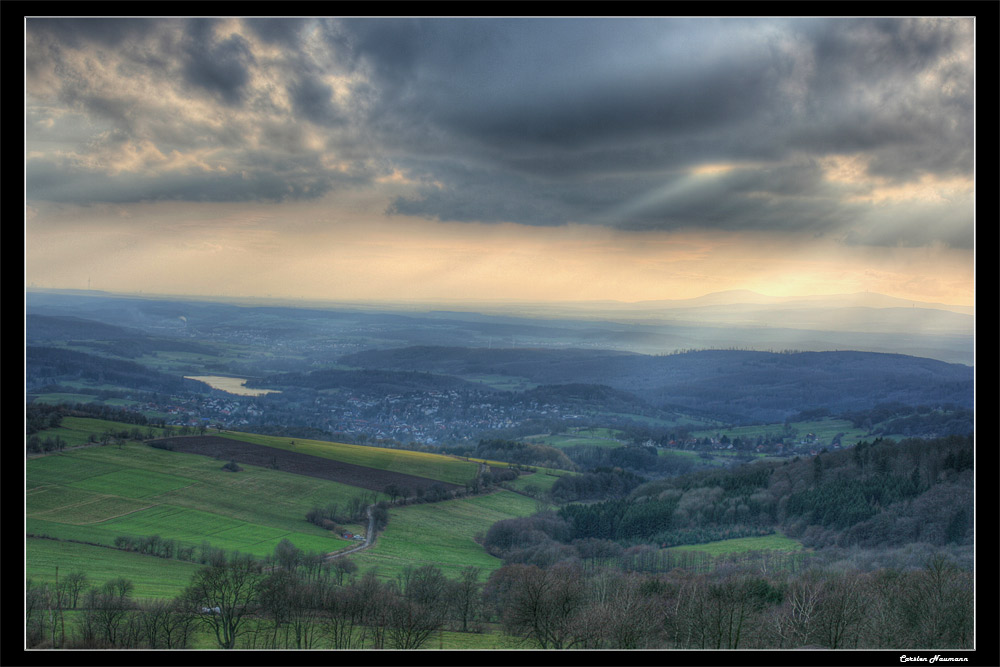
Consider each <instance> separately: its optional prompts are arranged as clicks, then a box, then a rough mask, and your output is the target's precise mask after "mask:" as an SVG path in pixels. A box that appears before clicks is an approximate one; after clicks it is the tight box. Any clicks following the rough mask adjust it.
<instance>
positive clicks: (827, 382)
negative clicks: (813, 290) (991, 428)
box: [340, 346, 974, 423]
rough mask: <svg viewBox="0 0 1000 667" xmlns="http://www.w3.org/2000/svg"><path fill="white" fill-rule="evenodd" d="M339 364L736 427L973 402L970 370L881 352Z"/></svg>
mask: <svg viewBox="0 0 1000 667" xmlns="http://www.w3.org/2000/svg"><path fill="white" fill-rule="evenodd" d="M340 363H342V364H345V365H347V366H351V367H356V368H362V369H371V370H375V369H378V370H394V371H410V372H414V371H415V372H424V373H432V374H441V375H454V376H459V377H462V376H464V377H474V376H476V375H479V374H489V375H509V376H513V377H518V378H526V379H528V380H530V381H532V382H534V383H537V384H540V385H561V384H591V385H606V386H608V387H611V388H612V389H615V390H617V391H622V392H628V393H630V394H633V395H635V396H636V397H638V398H639V399H641V400H642V401H644V402H647V403H649V404H651V405H655V406H681V407H688V408H692V409H703V410H705V409H707V410H712V411H713V412H716V413H718V414H726V415H728V416H729V417H730V418H731V419H732V420H733V421H734V422H739V421H746V422H764V423H767V422H775V421H782V420H784V419H785V418H787V417H788V416H790V415H791V414H794V413H797V412H800V411H802V410H807V409H811V408H818V407H824V408H828V409H830V410H831V411H832V412H841V411H845V410H859V409H866V408H870V407H871V406H873V405H876V404H878V403H887V402H900V403H904V404H907V405H932V406H933V405H944V404H953V405H957V406H961V407H964V408H970V409H971V408H972V407H973V404H974V392H973V378H974V371H973V369H972V368H970V367H968V366H964V365H961V364H949V363H945V362H942V361H937V360H934V359H926V358H922V357H910V356H906V355H901V354H887V353H877V352H848V351H845V352H796V353H773V352H754V351H742V350H704V351H699V352H688V353H683V354H673V355H666V356H650V355H642V354H634V353H624V352H612V351H606V350H527V349H505V350H490V349H485V348H477V349H470V348H441V347H429V346H417V347H411V348H401V349H400V348H397V349H391V350H369V351H366V352H359V353H356V354H351V355H345V356H344V357H341V358H340Z"/></svg>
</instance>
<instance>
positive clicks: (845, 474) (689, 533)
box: [484, 436, 974, 564]
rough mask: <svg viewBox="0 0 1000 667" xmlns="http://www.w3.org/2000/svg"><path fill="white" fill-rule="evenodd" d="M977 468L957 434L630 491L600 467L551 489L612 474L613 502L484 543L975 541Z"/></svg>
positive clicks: (553, 547) (568, 510)
mask: <svg viewBox="0 0 1000 667" xmlns="http://www.w3.org/2000/svg"><path fill="white" fill-rule="evenodd" d="M972 463H973V440H972V438H971V437H961V436H951V437H947V438H939V439H936V440H906V441H902V442H898V443H897V442H893V441H891V440H876V441H874V442H872V443H861V444H859V445H857V446H856V447H854V448H852V449H850V450H842V451H836V452H824V453H821V454H818V455H817V456H815V457H811V458H799V459H798V460H788V461H784V462H781V463H777V462H761V463H755V464H749V465H743V466H740V467H737V468H731V469H723V470H711V471H702V472H695V473H691V474H688V475H683V476H677V477H669V478H665V479H661V480H657V481H654V482H648V483H645V484H640V485H637V486H635V487H634V488H633V489H632V490H631V491H630V492H629V493H628V494H627V495H625V494H623V493H622V492H621V490H622V489H623V488H624V486H626V485H628V484H629V483H632V482H634V481H635V480H634V479H633V478H629V477H626V476H625V475H624V474H623V473H621V472H619V473H618V475H617V478H616V477H615V476H614V475H613V474H611V475H609V473H603V475H595V474H592V475H591V476H584V477H583V478H581V479H580V480H579V481H578V482H565V483H563V484H561V485H558V486H556V487H553V491H552V493H553V495H554V496H556V497H558V498H559V499H566V498H573V499H580V500H585V499H588V498H593V497H595V495H594V494H588V493H587V492H586V491H585V489H586V487H587V485H588V484H590V483H593V484H595V488H596V482H597V481H598V479H603V480H605V481H604V485H605V486H604V488H607V489H608V490H609V491H610V492H611V494H609V495H611V497H610V498H608V496H605V497H606V498H608V499H605V500H602V501H600V502H590V503H571V504H567V505H564V506H563V507H562V508H561V509H559V511H558V513H556V514H555V515H551V516H550V515H546V516H545V517H543V518H541V519H539V518H537V517H535V518H526V519H509V520H507V522H506V523H504V522H501V523H500V524H497V525H495V526H494V527H493V528H492V529H491V530H490V532H489V534H487V535H486V538H485V540H484V546H485V547H486V549H487V550H488V551H490V552H491V553H493V554H494V555H497V556H499V557H502V558H505V559H508V560H513V561H515V562H534V561H533V559H534V558H535V557H536V556H538V555H539V554H541V556H538V557H540V558H541V559H542V560H541V561H540V563H548V562H550V561H551V559H552V554H554V553H555V554H557V553H559V552H560V551H562V548H561V546H560V545H566V544H571V543H573V542H574V541H576V540H605V541H612V542H616V543H619V544H621V545H625V546H630V545H639V544H652V545H656V546H661V547H670V546H676V545H683V544H697V543H701V542H708V541H712V540H719V539H728V538H734V537H745V536H752V535H767V534H770V533H773V532H775V531H781V532H782V533H784V534H786V535H789V536H791V537H795V538H798V539H800V540H801V541H802V543H803V544H805V545H806V546H807V547H811V548H822V547H829V546H837V547H842V548H847V547H859V548H867V549H872V548H895V547H901V546H903V545H905V544H909V543H925V544H929V545H933V546H936V547H946V546H948V545H953V546H967V545H971V544H972V543H973V537H974V536H973V471H972ZM591 480H592V481H591ZM612 480H614V481H615V482H617V483H613V482H612ZM578 485H579V486H578ZM577 488H579V489H580V490H579V491H578V490H577ZM615 496H617V497H615ZM511 535H516V536H517V537H516V539H513V538H511V537H510V536H511ZM512 539H513V541H511V540H512ZM536 564H539V563H536Z"/></svg>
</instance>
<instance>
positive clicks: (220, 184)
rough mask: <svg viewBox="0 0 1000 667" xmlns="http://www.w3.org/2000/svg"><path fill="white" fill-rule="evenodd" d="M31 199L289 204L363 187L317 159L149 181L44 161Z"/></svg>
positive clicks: (30, 176)
mask: <svg viewBox="0 0 1000 667" xmlns="http://www.w3.org/2000/svg"><path fill="white" fill-rule="evenodd" d="M25 174H26V178H27V182H28V187H27V188H26V189H27V195H28V197H29V199H37V200H44V201H54V202H62V203H78V204H95V203H98V202H110V203H122V204H123V203H128V202H138V201H198V202H220V201H284V200H289V199H312V198H316V197H320V196H322V195H324V194H326V193H327V192H329V191H330V190H331V189H333V188H334V187H336V186H337V185H340V186H343V185H348V184H354V185H357V184H358V179H357V178H352V177H349V176H343V177H341V178H339V179H337V178H333V177H331V176H329V175H328V174H325V173H324V172H323V170H322V169H320V168H319V165H317V164H316V163H315V161H314V160H312V159H304V160H288V159H286V160H273V159H270V158H269V157H268V156H264V155H260V156H258V163H257V166H256V167H253V168H248V169H246V170H243V171H242V172H240V173H231V172H224V171H214V172H205V171H203V170H200V169H182V170H172V171H169V172H164V173H160V174H158V175H157V176H156V177H155V178H150V177H148V175H145V174H138V173H127V172H126V173H118V174H109V173H107V172H105V171H102V170H98V169H83V168H80V167H78V166H75V165H69V164H64V163H63V164H60V163H57V162H54V161H49V160H44V159H32V160H29V161H28V162H27V165H26V169H25Z"/></svg>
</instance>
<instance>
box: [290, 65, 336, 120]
mask: <svg viewBox="0 0 1000 667" xmlns="http://www.w3.org/2000/svg"><path fill="white" fill-rule="evenodd" d="M288 92H289V94H290V96H291V99H292V105H293V107H294V109H295V112H296V114H297V115H300V116H302V117H303V118H305V119H307V120H310V121H312V122H314V123H316V124H317V125H327V126H329V125H335V124H338V123H340V122H342V121H343V120H344V119H343V117H342V116H341V113H340V111H339V109H338V108H337V105H336V104H335V103H334V101H333V88H331V87H330V86H328V85H326V84H325V83H323V82H322V81H320V80H319V79H317V78H315V77H312V76H309V75H304V76H302V77H300V78H299V79H298V80H297V81H295V82H294V83H292V84H291V85H289V87H288Z"/></svg>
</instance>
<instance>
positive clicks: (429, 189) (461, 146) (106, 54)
mask: <svg viewBox="0 0 1000 667" xmlns="http://www.w3.org/2000/svg"><path fill="white" fill-rule="evenodd" d="M971 54H972V22H971V21H970V20H947V19H934V20H920V19H906V20H895V19H880V20H872V19H856V20H841V19H810V20H779V19H766V20H715V19H665V20H657V19H640V20H624V19H607V20H582V19H581V20H544V19H502V20H500V19H456V20H432V19H428V20H416V19H401V20H384V19H370V20H339V21H338V20H309V19H253V20H244V21H233V20H229V21H209V20H201V19H199V20H191V21H144V20H135V21H129V20H125V21H118V22H114V23H109V22H107V21H105V20H79V21H49V20H37V21H29V23H28V29H27V63H26V65H27V68H26V69H27V72H28V101H29V104H28V107H29V109H28V127H29V134H28V149H29V160H28V176H29V180H28V193H29V197H33V198H36V199H40V200H42V199H51V200H59V201H119V202H121V201H129V200H138V199H161V198H162V199H180V200H184V199H190V200H199V201H200V200H214V201H227V200H248V199H268V200H275V199H277V200H281V199H287V198H307V197H316V196H320V195H322V194H325V193H328V192H330V191H332V190H335V189H337V188H341V187H359V186H362V185H366V186H368V187H377V185H376V184H375V178H376V177H378V176H380V175H381V176H384V175H387V174H388V173H390V172H391V171H392V170H393V169H399V170H401V171H402V173H404V174H405V175H406V176H407V177H408V178H409V179H410V180H411V182H413V183H416V184H417V185H415V186H414V187H413V188H412V189H411V191H410V193H409V194H400V195H397V196H396V197H395V198H394V199H393V200H392V203H391V204H390V206H389V212H390V213H398V214H408V215H420V216H426V217H431V218H438V219H442V220H463V221H464V220H468V221H510V222H518V223H522V224H532V225H557V224H565V223H567V222H587V223H591V224H607V225H614V226H617V227H621V228H642V229H657V228H661V229H676V228H683V227H709V228H721V229H777V230H788V231H795V230H801V231H807V232H809V233H829V234H837V233H840V234H842V235H843V236H844V238H845V240H847V241H848V242H864V243H899V242H901V241H902V242H913V241H914V239H918V238H919V239H920V242H926V241H928V240H929V241H945V242H947V243H950V244H956V245H966V244H968V243H971V240H970V239H971V231H970V230H971V228H972V212H971V205H970V200H969V198H968V197H960V198H959V200H958V201H955V202H951V203H952V206H951V208H950V209H949V211H950V213H949V214H948V215H939V214H938V213H934V212H933V211H935V210H936V209H935V206H937V207H938V208H940V206H942V205H941V204H937V205H935V206H930V207H925V208H920V209H919V210H917V209H914V210H909V209H907V210H908V211H909V215H910V216H911V219H912V220H913V223H912V224H910V225H907V224H905V223H904V224H901V223H900V222H899V221H898V220H894V221H893V222H892V224H889V222H888V220H886V219H883V217H884V214H885V213H886V211H885V210H884V209H885V207H884V206H883V207H882V208H881V209H880V208H879V207H876V206H874V205H873V204H871V203H867V204H866V203H864V201H863V200H859V199H858V197H857V195H859V194H864V192H863V190H864V186H859V185H850V184H833V183H830V182H829V181H825V180H824V178H823V173H822V166H821V164H820V162H821V161H822V159H823V158H824V157H825V156H828V155H845V154H853V155H862V156H864V158H865V164H866V167H867V170H868V171H867V174H866V175H867V176H868V177H870V178H871V179H873V180H877V181H878V182H880V183H884V184H895V185H900V186H901V185H906V184H908V183H917V182H920V180H921V179H926V178H927V177H933V178H938V179H948V178H951V179H954V178H970V177H971V174H972V155H973V106H972V100H973V90H974V81H973V75H972V71H973V60H972V55H971ZM95 61H97V62H104V63H108V62H110V63H113V67H112V66H111V65H108V67H112V69H111V70H105V71H103V73H102V72H101V71H100V68H99V67H98V68H97V70H96V71H97V73H95V69H94V68H93V67H92V66H91V65H89V64H88V63H90V64H92V63H93V62H95ZM157 88H161V89H162V91H163V92H164V98H163V99H156V98H155V97H152V98H151V97H150V94H149V91H150V90H156V89H157ZM80 115H82V116H84V117H86V118H87V119H88V120H92V126H93V127H94V128H95V129H94V130H92V131H91V134H90V135H89V136H87V135H85V134H77V135H75V136H76V137H77V139H76V141H75V142H74V141H67V139H66V135H67V134H68V133H70V130H69V129H68V128H71V127H73V128H78V127H80V126H83V125H84V123H81V122H80V121H79V119H78V116H80ZM124 145H133V146H134V145H141V146H145V147H146V149H149V148H150V147H155V151H153V150H147V152H146V153H143V156H145V157H146V158H147V159H148V160H154V158H155V160H159V162H156V163H155V164H154V163H147V164H146V165H145V168H139V167H136V168H133V166H134V164H135V163H134V162H133V163H129V168H127V169H126V168H124V167H122V168H119V170H118V171H115V170H114V169H111V168H110V165H108V164H107V163H108V162H109V161H110V160H111V159H112V158H113V156H114V155H117V154H119V153H116V152H115V151H120V149H121V147H122V146H124ZM157 153H158V154H161V155H162V156H167V157H163V158H160V157H157V156H156V154H157ZM186 156H193V157H192V159H191V160H187V161H186V160H184V157H186ZM168 157H169V159H168ZM194 157H197V159H194ZM155 160H154V162H155ZM140 162H141V160H140ZM706 163H742V164H744V165H757V166H756V167H754V168H742V169H736V170H733V171H731V172H727V173H724V174H722V175H719V176H716V177H714V178H712V179H703V180H697V179H694V180H692V179H691V178H690V170H691V169H692V168H694V167H696V166H698V165H703V164H706ZM102 165H104V166H102ZM206 165H208V166H206ZM140 167H141V165H140ZM859 188H860V189H861V190H862V191H859ZM956 208H957V209H959V210H960V211H961V212H959V213H956V212H955V209H956ZM902 210H903V209H894V210H893V211H892V213H899V212H900V211H902ZM928 211H931V212H930V213H928ZM861 224H864V225H867V227H866V228H860V227H859V225H861ZM918 226H919V229H917V227H918Z"/></svg>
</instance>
